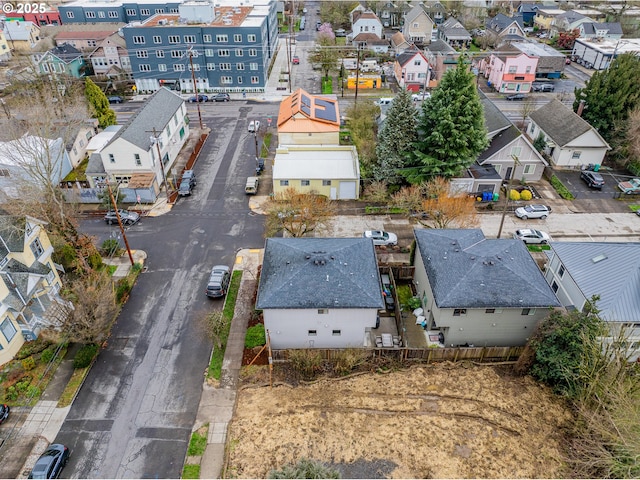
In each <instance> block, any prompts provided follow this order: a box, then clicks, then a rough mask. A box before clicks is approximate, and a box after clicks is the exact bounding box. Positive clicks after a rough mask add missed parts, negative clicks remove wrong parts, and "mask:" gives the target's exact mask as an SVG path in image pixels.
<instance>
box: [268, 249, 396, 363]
mask: <svg viewBox="0 0 640 480" xmlns="http://www.w3.org/2000/svg"><path fill="white" fill-rule="evenodd" d="M256 308H258V309H260V310H262V311H263V315H264V326H265V329H266V330H268V331H269V337H270V340H271V348H273V349H276V350H278V349H287V348H358V347H359V348H362V347H364V346H365V345H367V338H368V335H369V332H370V331H371V329H372V328H375V326H376V319H377V314H378V310H380V309H383V308H384V298H383V296H382V287H381V283H380V275H379V272H378V261H377V259H376V253H375V247H374V246H373V241H372V240H371V239H368V238H268V239H267V241H266V244H265V250H264V261H263V264H262V272H261V274H260V284H259V286H258V297H257V300H256Z"/></svg>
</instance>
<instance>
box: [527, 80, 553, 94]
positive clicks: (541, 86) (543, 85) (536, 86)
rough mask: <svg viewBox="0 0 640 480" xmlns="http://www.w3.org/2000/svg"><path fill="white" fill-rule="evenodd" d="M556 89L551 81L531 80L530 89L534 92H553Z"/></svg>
mask: <svg viewBox="0 0 640 480" xmlns="http://www.w3.org/2000/svg"><path fill="white" fill-rule="evenodd" d="M555 89H556V87H555V85H554V84H553V83H547V82H533V83H532V84H531V90H532V91H534V92H553V91H554V90H555Z"/></svg>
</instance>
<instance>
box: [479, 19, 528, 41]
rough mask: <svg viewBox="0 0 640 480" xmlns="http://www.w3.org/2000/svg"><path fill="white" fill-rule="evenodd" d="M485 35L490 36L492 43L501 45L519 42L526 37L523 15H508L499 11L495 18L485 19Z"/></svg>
mask: <svg viewBox="0 0 640 480" xmlns="http://www.w3.org/2000/svg"><path fill="white" fill-rule="evenodd" d="M485 35H487V36H488V37H489V38H490V42H491V44H493V45H495V46H499V45H501V44H503V43H510V42H519V41H522V40H524V39H525V38H526V36H527V34H526V33H525V31H524V23H523V21H522V18H521V17H515V18H511V17H507V16H506V15H505V14H503V13H498V14H497V15H496V16H495V17H493V18H488V19H487V20H486V21H485Z"/></svg>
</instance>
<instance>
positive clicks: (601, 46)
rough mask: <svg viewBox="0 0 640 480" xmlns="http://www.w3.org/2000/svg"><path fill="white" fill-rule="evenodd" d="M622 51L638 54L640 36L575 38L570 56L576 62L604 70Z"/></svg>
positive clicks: (639, 50)
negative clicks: (616, 38)
mask: <svg viewBox="0 0 640 480" xmlns="http://www.w3.org/2000/svg"><path fill="white" fill-rule="evenodd" d="M623 53H633V54H634V55H640V38H625V39H622V40H613V39H607V38H593V39H582V38H577V39H576V41H575V43H574V44H573V51H572V52H571V56H572V58H574V59H575V61H576V62H577V63H579V64H580V65H584V66H586V67H587V68H593V69H594V70H606V69H607V68H609V65H610V64H611V62H612V61H613V60H614V59H615V58H617V57H618V55H622V54H623Z"/></svg>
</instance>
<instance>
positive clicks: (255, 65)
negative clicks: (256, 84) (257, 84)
mask: <svg viewBox="0 0 640 480" xmlns="http://www.w3.org/2000/svg"><path fill="white" fill-rule="evenodd" d="M249 70H258V64H257V63H250V64H249Z"/></svg>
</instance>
